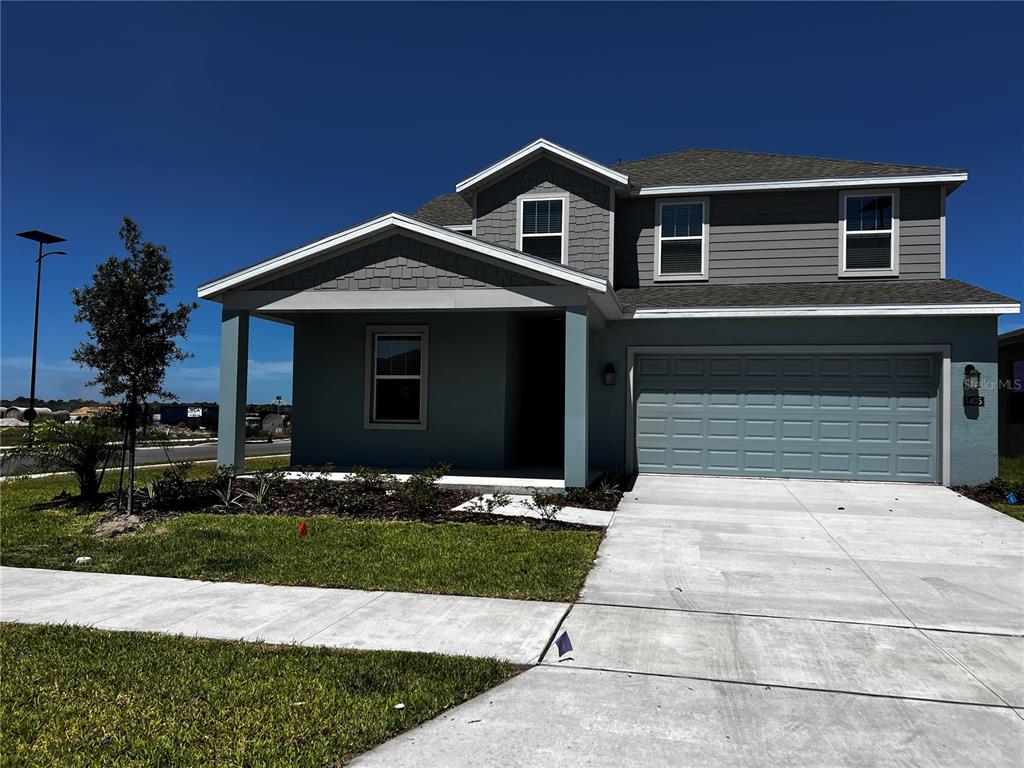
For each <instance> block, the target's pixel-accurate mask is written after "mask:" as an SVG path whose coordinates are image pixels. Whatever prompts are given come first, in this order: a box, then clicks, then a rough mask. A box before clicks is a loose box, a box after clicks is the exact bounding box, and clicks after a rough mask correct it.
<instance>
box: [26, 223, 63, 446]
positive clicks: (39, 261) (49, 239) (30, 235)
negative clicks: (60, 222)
mask: <svg viewBox="0 0 1024 768" xmlns="http://www.w3.org/2000/svg"><path fill="white" fill-rule="evenodd" d="M18 237H24V238H25V239H26V240H34V241H35V242H37V243H39V256H38V257H37V258H36V310H35V321H34V323H33V325H32V379H31V382H30V384H29V394H28V410H27V411H25V421H27V422H28V428H29V431H31V430H32V424H33V422H34V421H35V420H36V352H37V350H38V349H39V289H40V286H41V285H42V280H43V257H44V256H58V255H59V256H63V255H65V254H64V251H50V252H49V253H43V245H53V244H54V243H63V242H65V240H64V238H63V237H57V236H56V235H50V234H47V233H46V232H40V231H39V230H37V229H32V230H29V231H28V232H19V233H18Z"/></svg>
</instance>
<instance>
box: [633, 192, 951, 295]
mask: <svg viewBox="0 0 1024 768" xmlns="http://www.w3.org/2000/svg"><path fill="white" fill-rule="evenodd" d="M940 194H941V193H940V191H939V188H938V187H936V186H925V187H906V188H903V189H901V190H900V231H899V234H900V277H903V278H909V279H935V278H939V277H940V276H941V264H940V261H941V254H940V250H941V244H940V223H939V211H940ZM839 196H840V192H839V191H838V190H832V191H829V190H808V191H799V192H771V193H747V194H731V195H712V196H711V221H710V225H711V226H710V231H711V235H710V242H709V273H708V274H709V282H712V283H777V282H824V281H832V280H839V279H840V278H839V223H838V217H839ZM654 212H655V201H654V200H650V199H630V200H620V201H619V202H618V207H617V209H616V214H615V230H616V238H615V262H616V264H615V285H616V287H623V288H625V287H632V286H642V285H651V284H653V282H654Z"/></svg>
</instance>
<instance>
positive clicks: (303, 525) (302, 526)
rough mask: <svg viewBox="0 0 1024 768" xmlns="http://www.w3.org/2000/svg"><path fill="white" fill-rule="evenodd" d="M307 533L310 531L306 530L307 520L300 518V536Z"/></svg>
mask: <svg viewBox="0 0 1024 768" xmlns="http://www.w3.org/2000/svg"><path fill="white" fill-rule="evenodd" d="M307 533H309V531H307V530H306V521H305V520H300V521H299V536H305V535H306V534H307Z"/></svg>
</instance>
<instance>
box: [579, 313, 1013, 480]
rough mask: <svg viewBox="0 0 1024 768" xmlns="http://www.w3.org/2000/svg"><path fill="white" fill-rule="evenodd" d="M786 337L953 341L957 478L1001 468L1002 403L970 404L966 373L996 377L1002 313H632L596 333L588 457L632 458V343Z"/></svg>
mask: <svg viewBox="0 0 1024 768" xmlns="http://www.w3.org/2000/svg"><path fill="white" fill-rule="evenodd" d="M786 344H808V345H829V344H878V345H881V344H886V345H894V344H949V345H950V354H951V369H952V372H951V392H952V398H951V399H952V405H951V408H950V416H951V418H950V422H951V430H950V457H951V462H950V469H951V482H952V484H954V485H957V484H968V483H981V482H985V481H987V480H989V479H991V478H992V477H993V476H994V475H995V474H996V471H997V410H998V409H997V407H996V398H995V397H993V396H992V395H993V394H994V393H993V392H987V393H984V394H987V395H988V397H987V405H986V407H984V408H978V409H971V410H968V409H965V408H964V407H963V405H962V388H961V381H962V378H963V369H964V366H965V365H966V364H967V363H973V364H974V365H975V367H977V368H978V369H979V370H980V371H981V374H982V377H983V380H984V381H989V382H991V381H995V380H996V371H997V364H996V319H995V318H994V317H987V316H983V317H959V318H955V317H951V318H938V317H933V318H912V317H893V318H819V319H815V320H814V321H809V320H806V319H801V318H776V319H744V320H629V321H619V322H613V323H610V324H609V327H608V330H607V332H604V333H599V334H594V335H592V336H591V345H590V368H591V377H592V378H591V383H590V392H591V396H590V418H591V426H590V461H591V466H592V467H593V468H594V469H600V470H603V469H610V468H614V467H620V468H621V467H624V466H625V465H626V459H627V454H626V451H627V450H632V447H631V446H630V447H628V449H627V446H626V419H627V416H626V404H627V403H626V392H627V386H628V369H627V353H626V350H627V347H628V346H654V345H669V346H701V345H705V346H724V345H737V346H751V345H786ZM609 362H611V363H614V365H615V368H616V370H617V371H618V374H619V375H618V376H617V380H616V383H615V386H612V387H608V386H604V385H602V383H601V381H600V375H601V370H602V369H603V368H604V366H605V364H606V363H609Z"/></svg>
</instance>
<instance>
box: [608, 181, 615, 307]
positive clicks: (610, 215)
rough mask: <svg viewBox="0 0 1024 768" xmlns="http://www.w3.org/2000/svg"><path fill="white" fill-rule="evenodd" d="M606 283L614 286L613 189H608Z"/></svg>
mask: <svg viewBox="0 0 1024 768" xmlns="http://www.w3.org/2000/svg"><path fill="white" fill-rule="evenodd" d="M608 285H610V286H611V287H612V288H614V287H615V190H614V189H613V188H609V190H608Z"/></svg>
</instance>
